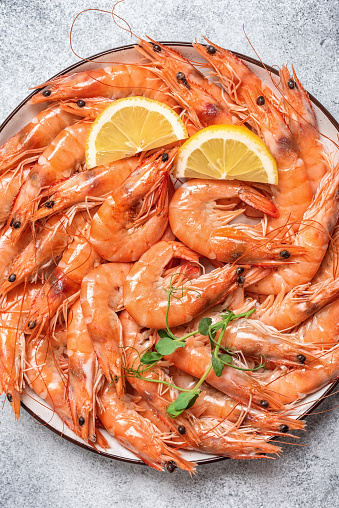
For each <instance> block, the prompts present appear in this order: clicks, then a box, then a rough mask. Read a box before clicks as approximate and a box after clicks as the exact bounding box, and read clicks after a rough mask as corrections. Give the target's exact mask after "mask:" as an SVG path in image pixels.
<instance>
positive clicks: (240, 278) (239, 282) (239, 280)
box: [237, 275, 245, 285]
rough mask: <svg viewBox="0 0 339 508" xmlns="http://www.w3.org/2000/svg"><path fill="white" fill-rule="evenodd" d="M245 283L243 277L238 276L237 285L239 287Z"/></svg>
mask: <svg viewBox="0 0 339 508" xmlns="http://www.w3.org/2000/svg"><path fill="white" fill-rule="evenodd" d="M244 282H245V277H243V276H242V275H240V277H238V278H237V283H238V284H239V285H241V284H243V283H244Z"/></svg>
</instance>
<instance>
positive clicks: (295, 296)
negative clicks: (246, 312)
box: [255, 277, 339, 331]
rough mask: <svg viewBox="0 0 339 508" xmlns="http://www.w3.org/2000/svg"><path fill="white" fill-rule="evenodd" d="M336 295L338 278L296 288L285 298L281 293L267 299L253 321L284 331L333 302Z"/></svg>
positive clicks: (338, 284)
mask: <svg viewBox="0 0 339 508" xmlns="http://www.w3.org/2000/svg"><path fill="white" fill-rule="evenodd" d="M259 284H260V283H259ZM338 295H339V277H338V278H336V279H334V280H331V279H329V280H327V281H324V282H319V283H318V284H311V283H307V284H303V285H300V286H296V287H295V288H293V289H292V290H291V291H289V292H288V293H287V295H286V296H284V292H281V293H279V294H278V295H277V296H276V297H275V298H274V297H267V299H266V300H265V301H264V302H263V303H262V304H261V306H260V307H259V308H258V310H257V312H256V315H255V319H259V321H261V323H264V324H266V325H270V326H274V327H275V328H276V329H277V330H283V331H286V330H289V329H291V328H294V327H295V326H297V325H298V324H300V323H302V322H303V321H304V320H305V319H307V318H309V317H310V316H312V314H314V313H316V312H317V311H319V310H320V309H322V308H323V307H325V305H327V304H329V303H331V302H333V300H335V299H336V298H338Z"/></svg>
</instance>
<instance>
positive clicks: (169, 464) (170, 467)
mask: <svg viewBox="0 0 339 508" xmlns="http://www.w3.org/2000/svg"><path fill="white" fill-rule="evenodd" d="M176 467H177V465H176V463H175V462H174V461H173V460H170V461H169V462H166V464H165V468H166V469H167V471H168V472H169V473H174V471H175V470H176Z"/></svg>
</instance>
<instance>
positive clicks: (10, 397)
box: [7, 393, 13, 402]
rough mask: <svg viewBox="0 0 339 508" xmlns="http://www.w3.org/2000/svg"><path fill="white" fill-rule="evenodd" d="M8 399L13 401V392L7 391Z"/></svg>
mask: <svg viewBox="0 0 339 508" xmlns="http://www.w3.org/2000/svg"><path fill="white" fill-rule="evenodd" d="M7 400H8V401H9V402H13V397H12V394H11V393H7Z"/></svg>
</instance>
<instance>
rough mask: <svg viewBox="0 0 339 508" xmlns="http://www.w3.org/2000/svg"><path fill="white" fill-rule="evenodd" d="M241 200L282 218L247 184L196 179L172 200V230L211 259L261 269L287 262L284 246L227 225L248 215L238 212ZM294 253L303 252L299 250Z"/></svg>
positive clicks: (248, 227)
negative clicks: (244, 264) (242, 215)
mask: <svg viewBox="0 0 339 508" xmlns="http://www.w3.org/2000/svg"><path fill="white" fill-rule="evenodd" d="M220 200H222V203H223V204H219V201H220ZM224 200H227V201H226V203H225V201H224ZM234 200H236V201H234ZM240 200H241V201H243V202H244V203H247V204H248V205H250V206H252V207H254V208H255V209H257V210H260V211H262V212H264V213H267V214H268V215H270V216H273V217H277V216H278V215H279V214H278V211H277V209H276V207H275V205H274V204H273V203H272V202H271V201H270V200H269V199H268V198H266V197H265V196H263V195H262V194H260V193H259V192H258V191H257V190H255V189H253V188H252V187H250V186H249V185H246V184H245V183H243V182H237V181H213V180H199V179H193V180H190V181H189V182H186V183H184V184H183V185H182V186H181V187H179V188H178V189H177V191H176V193H175V195H174V197H173V198H172V200H171V203H170V207H169V221H170V225H171V228H172V231H173V232H174V234H175V235H176V236H177V237H178V238H179V240H181V241H182V242H184V243H185V245H187V246H188V247H190V248H191V249H193V250H195V251H196V252H199V253H200V254H202V255H203V256H206V257H207V258H210V259H217V260H219V261H224V262H240V263H253V264H258V265H261V266H265V265H270V264H277V262H281V261H283V260H284V257H283V256H284V255H285V254H286V252H287V251H286V246H284V245H283V244H281V243H279V242H274V241H272V240H271V241H270V240H269V239H268V238H265V237H263V236H261V235H259V234H258V233H256V232H255V231H254V230H253V228H251V227H250V226H246V225H243V224H241V225H238V224H235V225H233V226H227V224H228V223H229V222H230V221H231V220H232V219H234V218H236V217H237V216H239V215H240V214H242V213H243V212H244V209H236V210H234V208H235V206H236V205H237V203H238V202H239V201H240ZM293 252H294V254H298V253H300V252H302V250H301V249H299V250H298V248H297V247H296V248H295V250H294V251H293V250H292V253H293ZM289 253H290V252H288V254H289Z"/></svg>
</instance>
